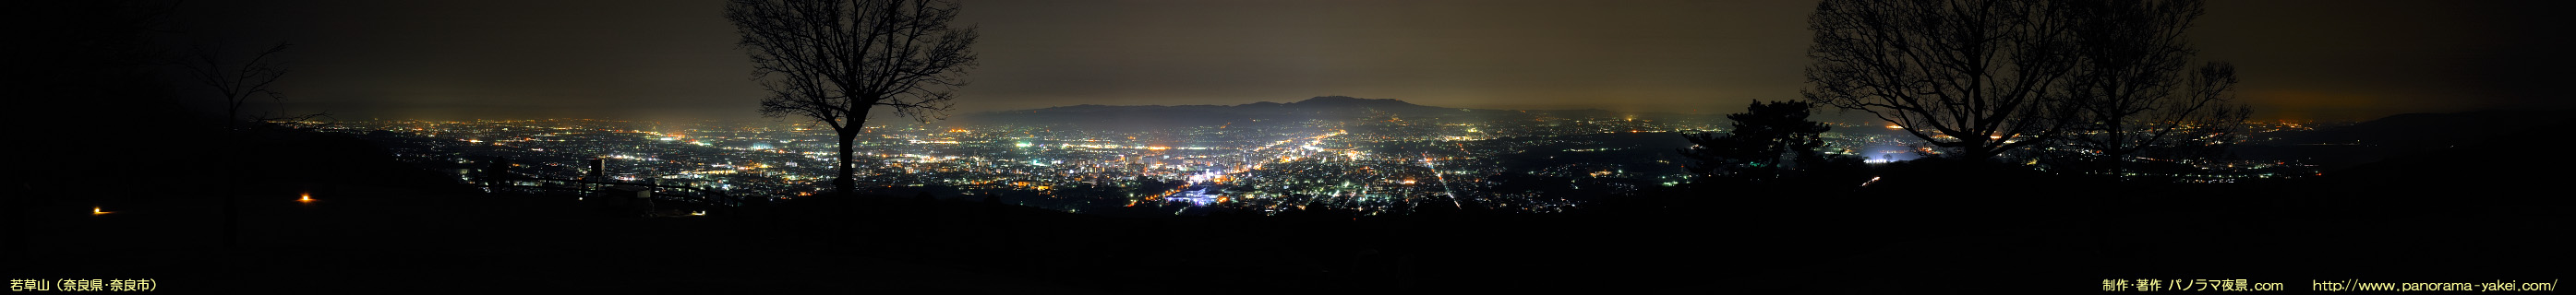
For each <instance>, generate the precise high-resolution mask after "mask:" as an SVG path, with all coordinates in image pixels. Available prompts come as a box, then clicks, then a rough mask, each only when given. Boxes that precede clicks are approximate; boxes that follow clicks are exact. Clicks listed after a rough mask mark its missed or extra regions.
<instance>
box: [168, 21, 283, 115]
mask: <svg viewBox="0 0 2576 295" xmlns="http://www.w3.org/2000/svg"><path fill="white" fill-rule="evenodd" d="M287 46H288V44H286V43H285V42H279V43H277V45H276V46H271V47H269V48H268V50H262V51H260V52H259V54H257V55H252V56H251V57H250V59H249V60H244V61H241V62H240V63H233V62H230V61H228V60H227V59H226V58H225V54H224V52H223V46H221V45H216V46H212V47H208V46H196V47H195V48H194V49H195V52H194V54H192V55H190V56H189V58H188V59H187V60H185V61H181V62H179V64H180V66H181V67H183V68H186V69H187V70H188V71H187V72H188V73H187V74H188V78H189V79H191V80H196V82H198V83H204V84H205V85H206V86H207V87H214V88H215V91H216V92H219V93H221V94H222V95H223V98H224V120H225V122H224V124H225V126H226V127H241V122H242V121H243V120H244V119H243V118H242V116H241V108H242V104H244V103H247V102H250V99H251V98H252V97H257V96H267V97H268V98H269V99H272V100H276V99H284V97H283V96H280V94H279V93H278V92H277V91H276V90H273V89H269V85H273V84H276V83H277V79H278V78H279V77H284V76H286V67H285V63H284V62H280V61H278V60H277V59H276V58H277V56H276V55H277V54H278V53H280V52H286V47H287ZM281 115H282V114H281ZM307 117H310V115H308V116H307ZM266 119H268V118H259V119H258V120H266Z"/></svg>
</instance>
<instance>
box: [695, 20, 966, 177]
mask: <svg viewBox="0 0 2576 295" xmlns="http://www.w3.org/2000/svg"><path fill="white" fill-rule="evenodd" d="M957 11H958V5H957V3H956V2H951V1H939V0H839V1H815V0H732V1H728V2H726V3H725V19H727V20H731V21H733V24H734V27H735V28H736V29H737V31H738V32H740V33H741V34H742V41H741V42H740V43H738V45H739V46H740V47H742V48H743V49H744V50H745V51H748V52H749V53H750V55H751V60H752V62H753V63H754V64H755V65H756V67H755V68H754V70H753V79H754V80H757V81H760V83H761V86H762V87H763V88H766V89H767V90H769V92H770V94H769V97H768V98H766V99H763V100H761V102H760V113H761V115H763V116H769V117H784V116H800V117H805V118H810V119H813V120H815V121H818V122H822V123H823V124H824V125H828V126H831V127H832V131H833V132H834V133H835V134H836V135H838V136H839V142H838V143H839V145H840V156H839V158H838V162H839V164H838V165H839V167H840V172H839V177H838V178H837V179H834V180H832V185H833V187H834V189H835V190H837V191H839V192H841V193H843V194H848V193H853V192H854V191H856V186H857V182H856V180H854V177H855V175H856V174H855V171H856V170H855V169H856V168H855V167H854V166H853V164H852V158H851V157H852V156H851V146H850V145H851V143H852V142H853V141H854V140H855V139H857V138H858V135H859V133H861V132H863V130H865V128H864V127H863V126H864V125H865V124H866V123H867V117H868V111H869V110H872V109H874V108H875V107H878V106H885V107H892V108H894V111H895V114H896V115H899V116H905V117H911V118H914V119H916V120H920V121H923V122H927V121H931V120H938V119H943V118H944V117H945V116H946V112H947V110H948V109H949V108H950V107H951V106H953V105H954V103H953V102H952V101H951V99H953V98H955V95H954V94H953V92H952V91H954V89H956V88H957V87H960V86H965V85H966V82H965V80H964V79H965V74H966V71H967V70H969V69H972V68H973V67H974V66H975V52H974V51H973V49H972V47H973V45H974V44H975V36H976V34H975V28H974V27H971V26H970V27H966V28H962V29H961V28H953V27H950V26H949V24H948V23H949V22H950V21H953V20H955V19H956V18H957Z"/></svg>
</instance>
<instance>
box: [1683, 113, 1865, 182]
mask: <svg viewBox="0 0 2576 295" xmlns="http://www.w3.org/2000/svg"><path fill="white" fill-rule="evenodd" d="M1812 108H1814V107H1813V106H1812V105H1809V104H1808V103H1807V102H1803V101H1781V102H1754V103H1753V105H1752V106H1749V107H1746V108H1745V112H1743V113H1736V114H1730V115H1726V118H1727V119H1728V120H1733V121H1735V123H1734V124H1733V125H1732V127H1734V129H1730V130H1727V133H1724V134H1723V136H1721V134H1718V133H1698V134H1684V135H1683V136H1684V137H1685V138H1687V139H1689V140H1690V142H1691V144H1694V146H1691V147H1689V148H1684V149H1682V150H1681V153H1682V155H1683V156H1685V157H1688V158H1691V159H1693V160H1697V161H1698V162H1699V163H1697V164H1696V165H1691V166H1688V167H1689V168H1690V171H1691V172H1692V173H1696V174H1699V175H1705V176H1721V177H1729V178H1734V179H1741V180H1746V181H1754V182H1760V181H1768V180H1773V179H1778V178H1780V177H1781V176H1782V175H1783V174H1784V173H1783V172H1784V171H1787V170H1791V169H1795V168H1799V167H1793V166H1815V165H1820V163H1822V162H1823V161H1824V160H1825V157H1824V156H1823V155H1822V154H1821V153H1820V152H1818V151H1817V150H1816V148H1818V147H1822V146H1823V145H1824V144H1825V141H1824V137H1823V135H1824V133H1825V131H1827V130H1832V129H1833V128H1832V127H1827V126H1825V124H1824V123H1817V122H1814V121H1808V120H1807V116H1808V113H1809V112H1808V110H1809V109H1812Z"/></svg>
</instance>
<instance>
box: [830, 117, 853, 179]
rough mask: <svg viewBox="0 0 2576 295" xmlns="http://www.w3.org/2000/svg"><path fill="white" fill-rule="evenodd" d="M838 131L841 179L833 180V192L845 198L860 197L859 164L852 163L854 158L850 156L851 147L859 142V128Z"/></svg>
mask: <svg viewBox="0 0 2576 295" xmlns="http://www.w3.org/2000/svg"><path fill="white" fill-rule="evenodd" d="M837 131H839V132H837V133H840V135H841V142H840V145H841V159H840V161H839V162H840V166H841V174H840V177H836V178H834V179H832V191H833V192H837V193H840V194H841V195H843V196H855V195H858V192H859V181H858V170H857V169H858V167H857V166H856V165H857V164H855V163H852V162H851V161H852V160H853V158H852V157H851V155H850V145H851V144H854V143H856V141H857V140H858V138H859V128H858V127H857V126H851V127H848V128H841V130H837Z"/></svg>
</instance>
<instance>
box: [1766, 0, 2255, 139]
mask: <svg viewBox="0 0 2576 295" xmlns="http://www.w3.org/2000/svg"><path fill="white" fill-rule="evenodd" d="M2202 11H2203V7H2202V4H2201V2H2200V1H2196V0H2118V1H2044V0H1914V1H1854V0H1829V1H1825V2H1823V3H1820V4H1818V5H1817V6H1816V11H1815V13H1814V14H1813V15H1811V16H1810V17H1809V19H1808V25H1809V29H1811V30H1813V31H1814V34H1815V41H1814V45H1813V46H1812V47H1810V49H1809V51H1808V56H1809V58H1810V59H1812V63H1811V64H1810V65H1809V66H1808V68H1807V73H1806V76H1807V81H1808V84H1809V87H1808V89H1806V90H1803V91H1801V92H1802V93H1803V94H1804V96H1805V97H1806V99H1807V101H1809V102H1814V103H1816V104H1819V105H1825V106H1832V107H1835V108H1840V109H1844V110H1859V111H1864V112H1867V113H1870V114H1872V115H1875V116H1877V117H1878V118H1880V119H1882V120H1885V121H1887V122H1889V123H1893V124H1896V126H1899V129H1901V130H1903V131H1904V132H1906V133H1908V134H1910V135H1912V136H1913V137H1915V138H1916V139H1920V140H1923V141H1926V142H1929V143H1931V144H1932V145H1934V146H1938V147H1941V148H1943V149H1945V150H1946V151H1948V153H1949V154H1948V155H1949V156H1951V157H1956V158H1960V159H1965V160H1970V161H1987V160H1991V159H1995V158H1998V157H2000V156H2006V155H2008V154H2010V153H2012V152H2014V151H2016V150H2019V149H2023V148H2025V147H2030V146H2035V145H2045V144H2065V145H2067V146H2072V147H2074V148H2075V149H2076V150H2075V151H2070V152H2065V153H2060V154H2056V155H2049V156H2053V157H2067V158H2073V159H2075V160H2076V161H2072V162H2078V163H2093V164H2089V165H2084V166H2088V167H2086V170H2095V171H2098V170H2111V171H2112V172H2113V173H2116V171H2117V170H2116V169H2118V167H2120V163H2123V162H2126V161H2125V159H2126V158H2127V157H2130V156H2132V155H2135V154H2138V153H2140V152H2142V151H2148V150H2151V149H2154V148H2157V147H2173V146H2188V145H2208V144H2212V143H2216V142H2224V141H2225V138H2224V135H2226V134H2228V133H2229V132H2232V131H2233V129H2234V126H2236V125H2238V124H2241V123H2243V121H2244V116H2245V108H2244V107H2243V106H2241V105H2238V104H2234V103H2233V102H2231V98H2232V89H2233V86H2234V85H2235V84H2236V83H2237V79H2236V77H2235V68H2234V67H2233V66H2230V65H2228V64H2226V63H2217V62H2209V63H2201V64H2198V65H2194V62H2196V61H2195V60H2193V58H2194V56H2195V54H2196V53H2197V51H2196V50H2194V49H2191V47H2190V44H2189V43H2188V42H2187V40H2188V39H2187V38H2185V36H2186V35H2185V33H2186V31H2187V30H2188V29H2189V28H2190V27H2191V21H2192V20H2194V19H2196V18H2197V17H2198V16H2199V15H2200V14H2201V12H2202Z"/></svg>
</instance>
